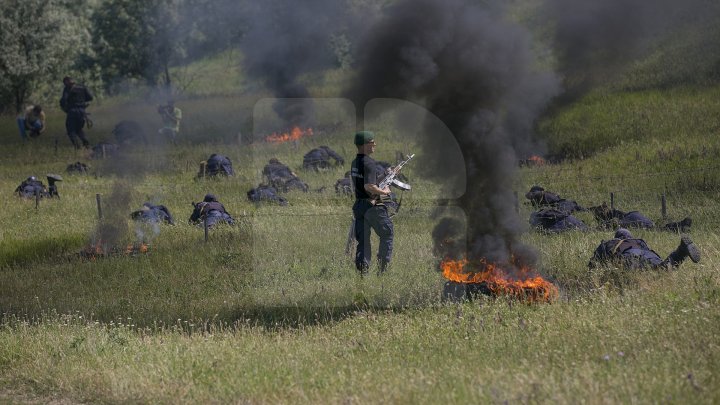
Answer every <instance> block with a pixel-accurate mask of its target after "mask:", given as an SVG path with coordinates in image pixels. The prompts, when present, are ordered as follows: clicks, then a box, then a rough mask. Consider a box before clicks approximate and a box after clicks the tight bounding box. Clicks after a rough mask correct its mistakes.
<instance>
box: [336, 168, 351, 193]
mask: <svg viewBox="0 0 720 405" xmlns="http://www.w3.org/2000/svg"><path fill="white" fill-rule="evenodd" d="M335 193H337V194H341V195H353V193H354V190H353V181H352V176H351V175H350V172H345V177H343V178H342V179H338V181H336V182H335Z"/></svg>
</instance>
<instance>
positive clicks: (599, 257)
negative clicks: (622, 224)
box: [588, 228, 700, 269]
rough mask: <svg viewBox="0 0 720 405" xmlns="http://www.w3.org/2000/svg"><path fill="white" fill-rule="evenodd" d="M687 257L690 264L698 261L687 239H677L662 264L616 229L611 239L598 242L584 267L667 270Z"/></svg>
mask: <svg viewBox="0 0 720 405" xmlns="http://www.w3.org/2000/svg"><path fill="white" fill-rule="evenodd" d="M688 257H689V258H690V260H692V261H693V262H694V263H698V262H699V261H700V250H699V249H698V247H697V246H696V245H695V244H694V243H693V241H692V239H690V237H689V236H687V235H684V236H682V237H681V238H680V244H679V245H678V247H677V249H675V250H674V251H673V252H672V253H670V254H669V255H668V257H667V258H665V259H664V260H663V259H661V258H660V255H658V254H657V253H655V251H654V250H652V249H650V247H649V246H648V245H647V243H645V241H644V240H642V239H637V238H633V236H632V234H631V233H630V231H628V230H627V229H625V228H620V229H618V230H617V231H616V232H615V236H614V237H613V239H610V240H609V241H604V240H603V241H602V242H600V245H599V246H598V247H597V248H596V249H595V252H594V253H593V256H592V258H590V262H589V263H588V267H590V268H595V267H597V266H600V265H604V264H617V265H620V266H623V267H625V268H628V269H645V268H651V269H661V268H665V269H671V268H676V267H678V266H679V265H680V264H681V263H682V262H683V261H684V260H685V259H686V258H688Z"/></svg>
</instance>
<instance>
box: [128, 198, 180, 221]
mask: <svg viewBox="0 0 720 405" xmlns="http://www.w3.org/2000/svg"><path fill="white" fill-rule="evenodd" d="M130 218H132V219H134V220H135V221H139V222H145V223H148V224H159V223H162V222H164V223H166V224H168V225H175V221H174V220H173V217H172V214H170V210H168V208H167V207H166V206H164V205H155V204H152V203H149V202H146V203H143V206H142V208H141V209H139V210H137V211H133V212H132V213H131V214H130Z"/></svg>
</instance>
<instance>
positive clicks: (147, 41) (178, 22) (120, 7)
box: [93, 0, 242, 87]
mask: <svg viewBox="0 0 720 405" xmlns="http://www.w3.org/2000/svg"><path fill="white" fill-rule="evenodd" d="M241 9H242V7H241V6H240V5H237V4H235V5H234V4H233V3H232V2H231V1H229V0H215V1H210V0H107V1H105V2H104V3H102V4H101V5H100V6H99V7H98V10H97V12H96V13H95V14H94V16H93V49H94V51H95V55H96V56H95V62H96V63H97V64H98V65H99V66H100V67H101V69H102V76H103V80H104V81H105V82H106V83H108V84H110V85H111V86H112V85H113V84H117V83H119V82H121V81H123V80H126V79H141V80H144V81H145V82H146V83H147V84H148V85H151V86H154V85H164V86H167V87H170V85H171V81H172V79H171V76H170V67H171V66H175V65H179V64H181V63H184V62H187V61H188V60H189V59H191V58H193V57H195V56H199V55H206V54H208V53H210V52H212V51H218V50H223V49H225V47H226V46H227V44H228V43H229V41H228V40H222V39H221V38H222V37H235V36H237V35H238V32H239V31H240V30H239V29H238V23H237V21H236V20H235V17H236V16H237V15H238V10H241Z"/></svg>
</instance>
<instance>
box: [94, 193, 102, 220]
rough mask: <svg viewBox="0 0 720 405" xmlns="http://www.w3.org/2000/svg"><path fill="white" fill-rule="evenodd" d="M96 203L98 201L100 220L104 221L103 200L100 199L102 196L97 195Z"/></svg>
mask: <svg viewBox="0 0 720 405" xmlns="http://www.w3.org/2000/svg"><path fill="white" fill-rule="evenodd" d="M95 201H97V209H98V219H100V220H102V219H103V215H102V198H101V197H100V194H95Z"/></svg>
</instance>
